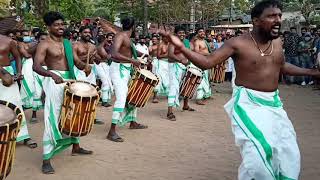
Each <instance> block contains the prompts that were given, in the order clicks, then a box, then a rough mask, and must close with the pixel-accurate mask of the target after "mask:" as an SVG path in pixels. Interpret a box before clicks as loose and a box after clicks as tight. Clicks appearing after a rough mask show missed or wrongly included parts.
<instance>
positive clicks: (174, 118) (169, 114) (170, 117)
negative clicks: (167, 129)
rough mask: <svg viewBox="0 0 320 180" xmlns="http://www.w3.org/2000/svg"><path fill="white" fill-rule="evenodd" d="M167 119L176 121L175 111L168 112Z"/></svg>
mask: <svg viewBox="0 0 320 180" xmlns="http://www.w3.org/2000/svg"><path fill="white" fill-rule="evenodd" d="M167 119H168V120H170V121H176V116H175V115H174V114H173V113H168V114H167Z"/></svg>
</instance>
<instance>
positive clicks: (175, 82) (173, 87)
mask: <svg viewBox="0 0 320 180" xmlns="http://www.w3.org/2000/svg"><path fill="white" fill-rule="evenodd" d="M174 31H175V37H176V38H178V39H180V42H181V41H182V42H183V45H184V46H186V48H189V49H190V48H191V46H190V42H189V40H187V39H185V36H186V33H185V30H184V28H182V27H180V26H177V27H175V30H174ZM168 49H169V50H168V57H169V95H168V113H167V119H168V120H170V121H176V117H175V115H174V114H173V107H180V92H179V89H180V84H181V81H182V78H183V75H184V74H185V72H186V65H187V64H188V62H189V61H188V59H187V58H186V57H185V56H184V55H183V54H182V53H181V52H180V50H179V49H177V48H175V46H173V45H171V44H169V47H168ZM182 109H183V110H186V111H195V110H194V109H192V108H191V107H190V106H189V105H188V98H184V99H183V108H182Z"/></svg>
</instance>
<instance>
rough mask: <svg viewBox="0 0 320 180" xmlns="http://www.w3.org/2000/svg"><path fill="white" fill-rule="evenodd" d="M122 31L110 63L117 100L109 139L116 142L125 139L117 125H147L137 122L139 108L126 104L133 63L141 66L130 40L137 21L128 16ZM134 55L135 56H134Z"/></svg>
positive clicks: (118, 35) (131, 127) (122, 22)
mask: <svg viewBox="0 0 320 180" xmlns="http://www.w3.org/2000/svg"><path fill="white" fill-rule="evenodd" d="M121 24H122V29H123V31H122V32H119V33H117V34H116V36H115V39H114V43H113V45H112V48H111V56H112V58H113V59H112V60H113V61H112V63H111V65H110V74H111V80H112V83H113V86H114V91H115V95H116V101H115V103H114V107H113V112H112V122H111V127H110V130H109V133H108V135H107V139H109V140H111V141H114V142H123V141H124V140H123V139H122V138H121V137H120V136H119V135H118V134H117V133H116V126H117V125H120V126H123V125H125V124H126V123H128V122H130V129H145V128H147V126H145V125H142V124H139V123H137V122H136V121H137V108H136V107H133V106H130V105H128V104H127V105H126V98H127V95H128V82H129V80H130V79H131V71H132V65H133V66H134V67H136V68H138V67H139V66H140V62H139V61H138V60H137V58H138V52H137V50H136V49H135V46H134V44H133V42H132V41H131V40H130V37H131V36H132V34H133V32H134V31H135V21H134V19H133V18H131V17H128V18H124V19H122V20H121ZM132 57H133V58H132Z"/></svg>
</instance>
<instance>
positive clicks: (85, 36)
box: [72, 26, 104, 124]
mask: <svg viewBox="0 0 320 180" xmlns="http://www.w3.org/2000/svg"><path fill="white" fill-rule="evenodd" d="M79 33H80V40H79V41H77V42H75V43H74V44H73V46H72V49H73V57H74V60H75V61H81V62H83V63H85V64H87V63H89V65H90V66H91V67H93V66H95V64H94V62H95V61H97V60H99V59H101V58H100V56H99V55H98V54H97V49H96V46H95V45H93V44H92V43H91V37H92V35H91V30H90V28H89V27H88V26H82V27H80V29H79ZM75 76H76V79H77V80H81V81H86V82H88V83H91V84H94V85H96V84H97V79H96V75H95V73H94V72H93V71H91V73H90V74H89V75H88V76H87V75H86V74H85V72H84V71H81V70H79V69H78V68H77V67H75ZM94 123H95V124H104V122H103V121H101V120H99V119H95V120H94Z"/></svg>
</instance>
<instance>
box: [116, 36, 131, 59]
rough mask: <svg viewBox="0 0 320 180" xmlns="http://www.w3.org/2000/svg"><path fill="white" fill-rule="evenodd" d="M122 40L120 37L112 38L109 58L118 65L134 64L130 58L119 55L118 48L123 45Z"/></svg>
mask: <svg viewBox="0 0 320 180" xmlns="http://www.w3.org/2000/svg"><path fill="white" fill-rule="evenodd" d="M123 41H124V39H123V36H121V35H116V37H115V38H114V43H113V44H112V48H111V57H112V58H113V60H114V61H115V62H119V63H134V61H135V60H133V59H132V58H129V57H126V56H124V55H122V54H121V53H120V48H121V45H122V43H123Z"/></svg>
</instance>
